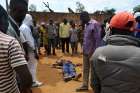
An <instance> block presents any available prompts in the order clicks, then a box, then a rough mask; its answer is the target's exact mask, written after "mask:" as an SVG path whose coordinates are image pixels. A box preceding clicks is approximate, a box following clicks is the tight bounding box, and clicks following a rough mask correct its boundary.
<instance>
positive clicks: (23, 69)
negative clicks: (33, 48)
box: [14, 65, 32, 89]
mask: <svg viewBox="0 0 140 93" xmlns="http://www.w3.org/2000/svg"><path fill="white" fill-rule="evenodd" d="M14 69H15V71H16V73H17V74H18V76H19V78H20V84H21V86H22V88H25V89H27V88H30V87H31V86H32V76H31V74H30V72H29V70H28V67H27V65H22V66H18V67H15V68H14Z"/></svg>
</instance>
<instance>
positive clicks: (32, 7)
mask: <svg viewBox="0 0 140 93" xmlns="http://www.w3.org/2000/svg"><path fill="white" fill-rule="evenodd" d="M36 10H37V8H36V5H34V4H31V5H30V6H29V11H32V12H35V11H36Z"/></svg>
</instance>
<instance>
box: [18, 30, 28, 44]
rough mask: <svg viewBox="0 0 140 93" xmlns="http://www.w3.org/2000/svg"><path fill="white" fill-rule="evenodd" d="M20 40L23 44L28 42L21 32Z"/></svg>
mask: <svg viewBox="0 0 140 93" xmlns="http://www.w3.org/2000/svg"><path fill="white" fill-rule="evenodd" d="M20 40H21V42H22V43H25V42H27V41H26V39H25V37H24V36H23V33H22V32H21V31H20Z"/></svg>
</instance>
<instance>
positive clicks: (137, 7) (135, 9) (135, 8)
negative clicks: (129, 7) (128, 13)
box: [133, 5, 140, 13]
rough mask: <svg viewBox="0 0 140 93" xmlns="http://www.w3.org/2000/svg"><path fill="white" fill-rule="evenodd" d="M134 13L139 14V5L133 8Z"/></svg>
mask: <svg viewBox="0 0 140 93" xmlns="http://www.w3.org/2000/svg"><path fill="white" fill-rule="evenodd" d="M133 11H134V13H135V12H140V5H137V6H135V7H134V8H133Z"/></svg>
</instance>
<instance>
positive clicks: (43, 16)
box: [29, 12, 111, 23]
mask: <svg viewBox="0 0 140 93" xmlns="http://www.w3.org/2000/svg"><path fill="white" fill-rule="evenodd" d="M29 13H30V14H31V15H32V16H33V18H34V19H35V20H36V21H37V23H41V22H45V23H47V22H48V21H49V20H50V19H52V20H54V21H55V22H61V21H62V20H63V19H64V18H66V19H68V20H74V21H75V22H76V23H79V22H80V14H79V13H75V14H73V13H50V12H29ZM110 16H111V15H109V14H108V15H107V14H90V17H91V18H94V19H96V20H97V21H99V22H103V21H104V19H106V18H109V17H110Z"/></svg>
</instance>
